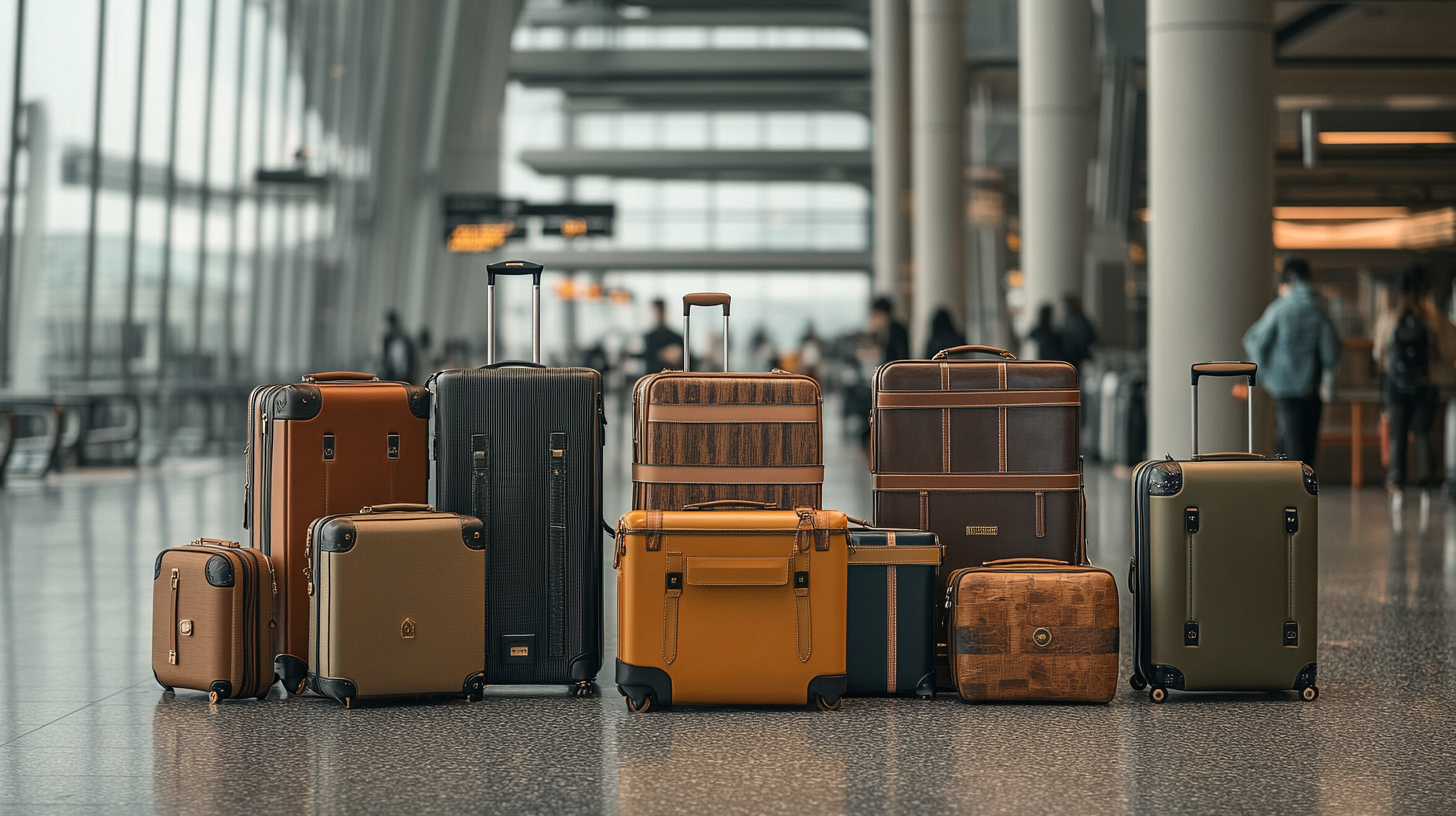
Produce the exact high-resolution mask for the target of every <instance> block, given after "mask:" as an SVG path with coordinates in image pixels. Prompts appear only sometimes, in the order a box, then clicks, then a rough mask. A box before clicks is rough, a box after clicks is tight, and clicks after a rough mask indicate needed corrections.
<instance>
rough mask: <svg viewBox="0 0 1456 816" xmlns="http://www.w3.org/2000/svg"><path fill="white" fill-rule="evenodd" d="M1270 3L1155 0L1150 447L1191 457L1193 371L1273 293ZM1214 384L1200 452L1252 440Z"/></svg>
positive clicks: (1233, 345) (1236, 354) (1228, 354)
mask: <svg viewBox="0 0 1456 816" xmlns="http://www.w3.org/2000/svg"><path fill="white" fill-rule="evenodd" d="M1272 16H1273V4H1272V2H1271V0H1150V2H1149V3H1148V142H1149V147H1148V175H1149V179H1150V188H1149V193H1148V204H1149V210H1150V218H1151V220H1150V223H1149V235H1148V252H1149V268H1148V294H1149V303H1148V368H1149V370H1148V422H1149V426H1148V455H1149V456H1150V457H1152V458H1161V457H1162V456H1163V454H1165V453H1172V454H1173V455H1174V456H1176V457H1180V458H1181V457H1185V456H1187V455H1188V452H1189V412H1190V404H1189V366H1190V365H1191V364H1193V363H1195V362H1198V361H1202V360H1238V359H1242V358H1243V356H1244V353H1243V347H1242V337H1243V333H1244V330H1245V329H1247V328H1248V327H1249V325H1250V324H1251V323H1253V322H1254V320H1256V319H1257V318H1258V316H1259V311H1260V309H1261V308H1262V307H1263V305H1264V304H1265V302H1266V301H1267V300H1268V295H1269V281H1270V274H1271V272H1272V269H1273V260H1272V259H1273V246H1272V238H1271V234H1270V219H1271V203H1272V198H1273V195H1272V176H1273V154H1274V145H1273V134H1274V123H1273V116H1274V99H1273V35H1272V32H1271V30H1270V29H1271V25H1272ZM1229 386H1230V383H1229V381H1228V380H1205V381H1204V387H1203V389H1202V390H1203V398H1202V400H1201V401H1200V407H1199V419H1200V421H1201V426H1202V427H1201V434H1200V437H1199V448H1200V449H1201V450H1203V451H1219V450H1241V449H1243V447H1244V441H1245V437H1244V411H1243V404H1242V403H1241V402H1238V401H1237V400H1235V399H1234V397H1233V396H1232V395H1231V393H1230V391H1231V389H1230V387H1229Z"/></svg>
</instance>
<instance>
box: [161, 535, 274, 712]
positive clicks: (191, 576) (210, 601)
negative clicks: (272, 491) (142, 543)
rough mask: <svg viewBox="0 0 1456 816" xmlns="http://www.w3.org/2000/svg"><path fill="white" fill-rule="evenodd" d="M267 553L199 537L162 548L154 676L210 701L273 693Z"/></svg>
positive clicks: (271, 604) (271, 586) (271, 595)
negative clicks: (205, 694)
mask: <svg viewBox="0 0 1456 816" xmlns="http://www.w3.org/2000/svg"><path fill="white" fill-rule="evenodd" d="M276 595H277V590H276V588H275V584H274V582H273V568H272V566H271V564H270V563H269V561H268V557H267V556H266V555H263V553H262V552H260V551H258V550H254V549H245V548H242V547H240V546H239V545H238V543H237V542H236V541H222V540H220V539H215V538H199V539H197V540H195V541H193V542H192V543H191V544H189V545H188V546H186V547H173V548H172V549H169V550H163V551H161V552H160V553H158V554H157V561H156V565H155V566H154V567H153V569H152V676H153V677H155V678H156V679H157V682H158V683H160V684H161V685H162V686H163V687H164V688H168V689H171V688H186V689H196V690H197V691H205V692H207V693H208V699H209V700H211V701H212V702H214V703H215V702H217V701H219V700H226V699H229V698H232V697H258V698H260V699H261V698H263V697H266V696H268V690H269V689H270V688H272V687H273V682H274V680H276V679H277V678H276V677H275V676H274V675H273V638H274V634H275V633H276V631H277V626H278V623H277V618H276V609H275V598H276Z"/></svg>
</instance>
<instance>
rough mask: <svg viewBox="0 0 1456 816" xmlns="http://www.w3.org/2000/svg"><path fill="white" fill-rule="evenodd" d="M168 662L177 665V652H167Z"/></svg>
mask: <svg viewBox="0 0 1456 816" xmlns="http://www.w3.org/2000/svg"><path fill="white" fill-rule="evenodd" d="M167 662H168V663H171V664H172V665H173V666H175V665H177V653H176V652H167Z"/></svg>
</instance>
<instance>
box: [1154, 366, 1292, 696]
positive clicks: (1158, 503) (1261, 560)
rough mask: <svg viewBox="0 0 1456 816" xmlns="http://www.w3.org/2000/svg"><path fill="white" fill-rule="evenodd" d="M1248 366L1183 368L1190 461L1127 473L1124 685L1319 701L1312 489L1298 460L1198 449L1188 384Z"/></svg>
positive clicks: (1251, 375)
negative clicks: (1289, 693)
mask: <svg viewBox="0 0 1456 816" xmlns="http://www.w3.org/2000/svg"><path fill="white" fill-rule="evenodd" d="M1256 372H1257V368H1256V366H1255V365H1254V364H1253V363H1238V362H1223V363H1200V364H1198V365H1195V366H1193V370H1192V382H1193V431H1194V435H1193V448H1192V452H1193V458H1192V460H1190V461H1174V460H1173V459H1172V457H1169V458H1167V459H1164V460H1161V461H1151V462H1144V463H1142V464H1141V465H1138V467H1137V469H1136V470H1135V471H1133V507H1132V519H1133V536H1134V539H1135V541H1134V549H1133V557H1132V562H1131V564H1130V565H1129V568H1128V584H1129V586H1130V588H1131V589H1132V591H1133V599H1134V602H1135V605H1134V608H1133V676H1132V680H1131V684H1132V687H1133V688H1134V689H1139V690H1141V689H1143V688H1145V687H1146V686H1147V685H1148V684H1151V685H1152V689H1151V690H1150V691H1149V696H1150V697H1151V698H1152V700H1153V702H1155V703H1160V702H1163V701H1164V700H1166V699H1167V697H1168V690H1169V689H1183V690H1187V691H1281V690H1289V689H1293V690H1295V691H1298V692H1299V693H1300V697H1301V698H1302V699H1304V700H1307V701H1308V700H1314V699H1316V698H1317V697H1319V688H1318V686H1316V681H1317V680H1318V663H1317V660H1318V655H1317V644H1318V641H1319V598H1318V592H1319V482H1318V480H1317V479H1316V478H1315V473H1314V469H1313V468H1311V467H1310V466H1309V465H1306V464H1303V463H1301V462H1295V461H1289V460H1285V459H1265V458H1264V457H1262V456H1260V455H1258V454H1255V453H1253V430H1252V428H1253V409H1252V407H1250V408H1249V423H1250V425H1249V427H1250V431H1249V452H1248V453H1208V454H1205V453H1199V452H1198V379H1199V377H1210V376H1212V377H1247V378H1248V383H1249V388H1250V389H1251V390H1252V388H1253V386H1254V381H1255V375H1256Z"/></svg>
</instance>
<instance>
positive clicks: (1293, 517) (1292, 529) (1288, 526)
mask: <svg viewBox="0 0 1456 816" xmlns="http://www.w3.org/2000/svg"><path fill="white" fill-rule="evenodd" d="M1297 532H1299V510H1297V509H1295V508H1293V507H1286V508H1284V534H1285V535H1294V534H1295V533H1297Z"/></svg>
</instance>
